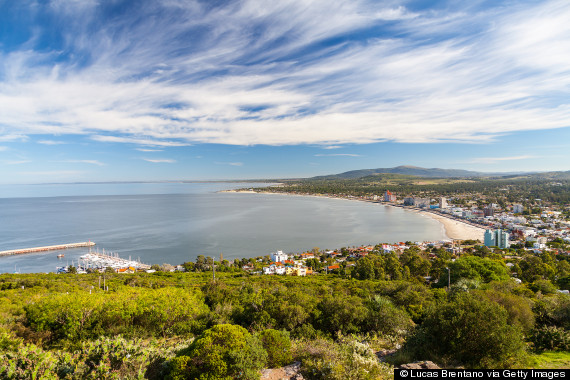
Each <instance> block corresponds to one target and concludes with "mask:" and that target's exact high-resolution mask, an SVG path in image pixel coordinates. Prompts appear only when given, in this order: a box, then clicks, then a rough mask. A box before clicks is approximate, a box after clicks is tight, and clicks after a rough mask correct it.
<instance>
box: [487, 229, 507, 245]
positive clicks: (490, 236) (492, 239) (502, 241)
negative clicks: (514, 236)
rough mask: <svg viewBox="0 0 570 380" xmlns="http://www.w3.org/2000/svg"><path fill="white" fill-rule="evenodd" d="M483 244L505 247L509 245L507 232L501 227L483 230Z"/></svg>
mask: <svg viewBox="0 0 570 380" xmlns="http://www.w3.org/2000/svg"><path fill="white" fill-rule="evenodd" d="M484 242H485V246H486V247H499V248H501V249H506V248H509V247H510V243H509V234H508V232H506V231H503V230H501V229H498V230H486V231H485V239H484Z"/></svg>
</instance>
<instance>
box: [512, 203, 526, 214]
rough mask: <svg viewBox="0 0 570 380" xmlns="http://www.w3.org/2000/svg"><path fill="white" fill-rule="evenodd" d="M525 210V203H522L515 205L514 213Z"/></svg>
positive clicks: (520, 212)
mask: <svg viewBox="0 0 570 380" xmlns="http://www.w3.org/2000/svg"><path fill="white" fill-rule="evenodd" d="M523 211H524V207H523V205H521V204H515V205H513V213H514V214H522V212H523Z"/></svg>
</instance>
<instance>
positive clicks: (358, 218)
mask: <svg viewBox="0 0 570 380" xmlns="http://www.w3.org/2000/svg"><path fill="white" fill-rule="evenodd" d="M255 186H264V184H243V183H242V184H239V183H138V184H133V183H129V184H81V185H35V186H5V185H4V186H0V251H3V250H11V249H19V248H29V247H36V246H46V245H55V244H63V243H75V242H82V241H88V240H91V241H93V242H95V243H96V244H97V245H96V247H95V249H99V250H100V251H102V250H103V249H105V250H106V251H111V252H115V253H118V254H119V256H121V257H123V258H129V257H131V258H132V259H135V258H140V260H141V261H142V262H144V263H148V264H163V263H169V264H180V263H183V262H185V261H194V260H195V259H196V257H197V256H198V255H201V254H202V255H205V256H212V257H216V258H219V256H220V253H222V254H223V256H224V259H228V260H233V259H235V258H242V257H257V256H264V255H268V254H270V253H271V252H275V251H277V250H283V251H285V252H303V251H304V250H310V249H312V248H313V247H319V248H320V249H335V248H340V247H347V246H357V245H361V244H377V243H382V242H387V243H392V242H397V241H406V240H411V241H423V240H439V239H443V238H445V233H444V230H443V228H442V225H441V224H440V223H439V222H437V221H435V220H433V219H431V218H429V217H426V216H423V215H420V214H417V213H413V212H409V211H406V210H402V209H399V208H393V207H388V206H383V205H380V204H372V203H366V202H357V201H348V200H342V199H328V198H320V197H302V196H291V195H284V194H251V193H224V192H219V191H220V190H227V189H232V188H244V187H255ZM87 251H88V248H77V249H70V250H65V251H50V252H42V253H33V254H25V255H16V256H6V257H0V273H5V272H9V273H12V272H14V271H18V272H21V273H26V272H53V271H55V270H56V267H57V266H62V265H67V264H71V263H72V262H75V263H77V259H78V257H79V256H81V255H82V254H84V253H86V252H87ZM59 253H64V254H65V257H64V258H63V259H58V258H57V255H58V254H59Z"/></svg>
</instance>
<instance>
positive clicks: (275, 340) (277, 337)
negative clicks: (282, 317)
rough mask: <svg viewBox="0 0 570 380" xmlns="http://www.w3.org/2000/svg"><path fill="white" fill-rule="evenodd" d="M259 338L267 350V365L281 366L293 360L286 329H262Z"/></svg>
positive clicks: (272, 366)
mask: <svg viewBox="0 0 570 380" xmlns="http://www.w3.org/2000/svg"><path fill="white" fill-rule="evenodd" d="M259 339H260V340H261V343H262V344H263V348H264V349H265V351H267V365H268V366H269V367H271V368H275V367H281V366H284V365H287V364H289V363H291V362H292V361H293V357H292V356H291V340H290V339H289V333H288V332H287V331H278V330H273V329H267V330H263V331H262V332H261V333H259Z"/></svg>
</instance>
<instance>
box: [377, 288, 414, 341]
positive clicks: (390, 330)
mask: <svg viewBox="0 0 570 380" xmlns="http://www.w3.org/2000/svg"><path fill="white" fill-rule="evenodd" d="M366 321H367V322H366V323H367V329H366V330H367V331H374V332H377V333H380V334H383V335H393V336H403V335H406V334H407V332H408V331H410V330H411V329H412V327H413V326H414V322H412V320H411V319H410V317H409V316H408V314H406V312H405V311H403V310H400V309H398V308H397V307H396V306H394V304H393V303H392V302H391V301H390V300H389V299H388V298H385V297H382V296H376V297H374V299H373V300H372V301H371V302H370V305H369V314H368V318H366Z"/></svg>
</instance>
